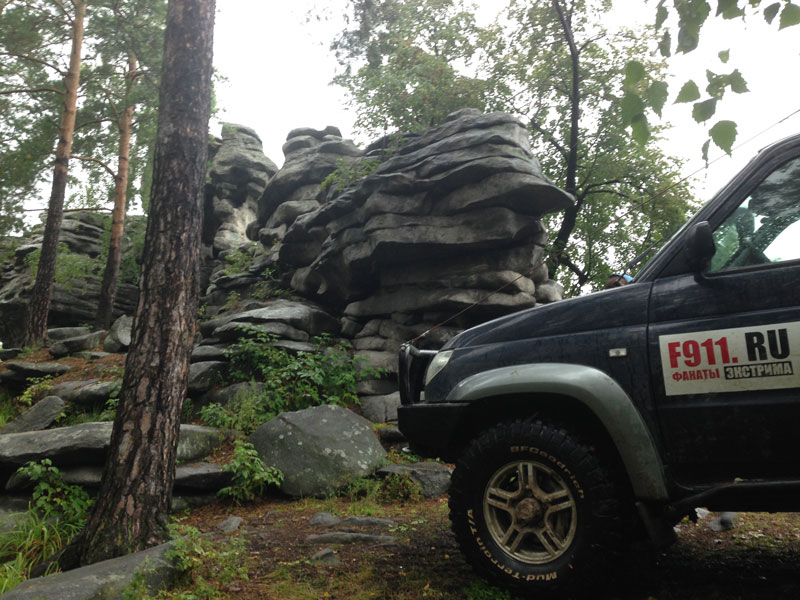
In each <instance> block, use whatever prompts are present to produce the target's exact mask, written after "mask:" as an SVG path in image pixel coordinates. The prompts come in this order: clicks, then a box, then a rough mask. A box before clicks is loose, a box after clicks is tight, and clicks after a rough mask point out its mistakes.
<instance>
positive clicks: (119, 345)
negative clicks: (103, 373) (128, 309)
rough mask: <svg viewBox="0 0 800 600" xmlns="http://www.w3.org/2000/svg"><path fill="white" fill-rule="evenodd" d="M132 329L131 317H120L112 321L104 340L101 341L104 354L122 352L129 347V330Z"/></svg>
mask: <svg viewBox="0 0 800 600" xmlns="http://www.w3.org/2000/svg"><path fill="white" fill-rule="evenodd" d="M132 328H133V317H129V316H128V315H122V316H121V317H120V318H119V319H117V320H116V321H114V324H113V325H112V326H111V329H109V331H108V335H107V336H106V339H105V340H104V341H103V350H105V351H106V352H124V351H126V350H127V349H128V346H130V345H131V329H132Z"/></svg>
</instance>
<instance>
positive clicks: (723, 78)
mask: <svg viewBox="0 0 800 600" xmlns="http://www.w3.org/2000/svg"><path fill="white" fill-rule="evenodd" d="M706 79H708V85H707V86H706V92H708V95H709V96H711V97H712V98H716V99H718V100H719V99H720V98H722V96H724V95H725V88H726V87H728V85H729V84H730V77H729V76H728V75H717V74H716V73H713V72H711V71H709V70H708V69H706Z"/></svg>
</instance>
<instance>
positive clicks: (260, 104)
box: [212, 0, 800, 199]
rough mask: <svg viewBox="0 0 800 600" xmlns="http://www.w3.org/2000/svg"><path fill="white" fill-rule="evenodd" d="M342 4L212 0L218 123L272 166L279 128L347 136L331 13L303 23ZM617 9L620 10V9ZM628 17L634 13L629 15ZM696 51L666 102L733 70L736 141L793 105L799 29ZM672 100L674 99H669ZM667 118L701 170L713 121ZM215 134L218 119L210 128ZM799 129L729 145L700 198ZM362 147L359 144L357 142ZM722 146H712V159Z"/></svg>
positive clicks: (766, 31) (335, 0)
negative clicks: (739, 90)
mask: <svg viewBox="0 0 800 600" xmlns="http://www.w3.org/2000/svg"><path fill="white" fill-rule="evenodd" d="M477 3H478V4H479V5H480V6H481V13H483V14H486V15H493V14H495V13H496V12H498V11H499V10H500V9H501V8H502V7H503V6H504V5H505V0H481V1H479V2H477ZM314 4H316V5H317V6H325V7H326V8H327V10H330V11H331V13H333V11H336V10H339V11H340V14H341V10H342V9H341V6H342V5H343V4H342V2H341V1H340V0H328V1H327V2H323V1H322V0H293V1H292V2H278V1H276V0H221V1H220V2H218V3H217V21H216V31H215V49H214V52H215V66H216V69H217V71H218V73H219V74H220V75H222V76H225V77H227V79H228V82H227V83H222V84H219V85H218V86H217V105H218V107H219V108H220V109H221V113H220V115H219V120H220V121H231V122H235V123H240V124H243V125H246V126H248V127H252V128H253V129H255V130H256V131H257V132H258V134H259V136H260V137H261V139H262V141H263V143H264V152H265V153H266V155H267V156H268V157H269V158H270V159H272V160H273V161H274V162H275V163H276V164H277V165H278V166H280V165H281V164H282V163H283V153H282V152H281V146H282V145H283V142H284V141H285V140H286V134H287V133H288V132H289V131H290V130H291V129H294V128H296V127H314V128H317V129H322V128H324V127H326V126H327V125H335V126H337V127H339V129H340V130H341V131H342V134H343V136H344V137H352V136H353V130H352V122H353V116H352V115H351V114H350V113H349V112H348V111H347V109H346V108H345V97H344V94H343V93H342V91H341V90H340V89H339V88H336V87H333V86H330V85H329V82H330V80H331V78H332V77H333V75H334V73H335V71H336V61H335V59H334V57H333V56H332V55H331V54H330V52H329V51H328V45H329V43H330V39H331V37H332V35H333V34H334V33H335V32H336V31H337V29H338V24H339V23H338V22H335V21H336V17H334V19H333V20H329V21H322V22H316V21H314V22H310V23H309V22H307V21H306V13H307V11H308V10H309V8H310V7H311V6H313V5H314ZM615 6H616V7H617V10H616V11H615V13H614V14H613V15H612V17H611V19H610V22H609V24H610V25H611V24H614V23H623V24H626V25H631V26H633V25H635V22H636V21H635V20H636V19H638V20H639V22H651V21H652V20H653V18H654V14H655V9H654V6H653V4H652V3H649V4H647V5H644V4H643V3H642V2H639V1H638V0H636V1H634V0H624V1H623V0H616V2H615ZM619 7H622V8H619ZM631 19H634V21H632V20H631ZM701 38H702V45H701V47H700V48H699V49H698V50H696V51H694V52H692V53H690V54H689V55H687V56H680V57H677V59H675V60H672V61H671V62H670V69H671V72H672V73H674V79H673V81H672V84H671V94H672V96H671V99H673V98H674V95H675V94H676V93H677V89H678V88H679V86H680V85H681V84H682V83H683V81H685V80H686V79H688V78H692V79H694V80H695V81H696V82H697V84H698V85H699V86H700V88H701V89H702V88H704V87H705V84H706V76H705V70H706V68H710V69H711V70H713V71H715V72H717V73H723V72H729V71H730V70H732V69H733V68H738V69H739V70H740V71H741V72H742V74H743V75H744V78H745V79H746V80H747V82H748V86H749V88H750V90H751V92H750V93H748V94H742V95H736V94H731V93H730V92H729V93H728V94H727V95H726V97H725V98H724V100H723V102H722V104H721V106H720V107H719V108H718V113H717V115H715V118H719V119H722V118H725V119H731V120H734V121H736V122H737V123H738V126H739V135H738V138H737V142H736V145H737V146H738V145H740V144H742V143H743V142H745V141H746V140H748V139H750V138H751V137H752V136H754V135H756V134H759V133H760V132H762V131H763V130H764V129H766V128H768V127H770V126H772V125H774V124H775V123H776V122H777V121H779V120H780V119H782V118H783V117H785V116H787V115H789V114H790V113H792V112H794V111H796V110H798V109H800V77H798V75H797V74H798V73H800V26H798V27H793V28H790V29H787V30H785V31H781V32H778V31H777V26H776V24H775V23H773V25H772V26H768V25H767V24H766V23H765V22H764V21H763V19H762V18H761V17H757V18H753V19H751V20H750V22H748V23H747V24H745V23H742V22H741V21H740V20H736V21H730V22H724V21H722V20H721V19H710V20H709V23H708V24H707V25H706V27H705V28H704V29H703V34H702V36H701ZM726 49H730V55H731V58H730V61H729V62H728V64H727V65H723V64H722V63H720V61H719V60H718V58H717V53H718V52H719V51H720V50H726ZM670 101H671V100H670ZM664 122H665V123H668V124H672V125H673V127H672V129H671V130H670V132H669V133H668V139H667V140H666V142H665V144H664V149H665V150H666V151H667V152H668V153H670V154H673V155H675V156H678V157H681V158H684V159H685V160H686V165H685V168H684V174H689V173H690V172H692V171H694V170H695V169H698V168H700V167H702V166H703V163H702V161H701V159H700V146H701V145H702V143H703V141H705V139H706V131H707V129H708V127H710V126H711V124H713V122H714V121H713V120H712V121H711V122H709V123H708V124H706V126H705V127H703V126H700V125H698V124H696V123H695V122H694V120H693V119H692V118H691V104H683V105H675V106H670V105H668V107H667V109H666V110H665V115H664ZM212 131H214V133H218V132H219V125H218V124H217V125H216V128H212ZM797 132H800V114H795V115H794V116H793V117H791V118H790V119H789V120H787V121H785V122H784V123H782V124H780V125H778V126H775V127H773V128H772V129H770V130H769V131H767V132H766V133H763V134H762V135H760V136H759V137H757V138H756V139H755V140H753V141H750V142H748V143H746V144H743V145H742V147H741V148H739V149H735V150H734V152H733V157H732V158H728V157H725V158H724V159H722V160H720V161H718V162H716V163H715V164H713V165H711V167H710V169H709V170H708V171H707V172H703V173H700V174H699V175H698V176H697V178H696V180H697V184H696V187H697V190H698V195H699V197H700V198H701V199H704V198H707V197H710V195H711V194H713V192H715V191H716V190H717V189H718V188H719V187H721V186H722V185H723V184H724V183H725V182H727V181H728V180H729V179H730V178H731V177H733V175H734V174H735V173H736V172H737V171H738V170H739V169H740V168H741V167H742V166H743V165H744V164H745V163H746V162H747V160H749V159H750V158H751V157H752V156H753V155H754V154H755V153H756V152H757V151H758V149H759V148H761V147H763V146H765V145H767V144H768V143H770V142H772V141H774V140H777V139H780V138H782V137H785V136H787V135H790V134H792V133H797ZM356 141H357V142H360V143H363V142H364V140H356ZM720 154H721V152H720V151H719V150H716V149H713V148H712V151H711V153H710V156H711V158H712V159H713V158H715V157H717V156H719V155H720Z"/></svg>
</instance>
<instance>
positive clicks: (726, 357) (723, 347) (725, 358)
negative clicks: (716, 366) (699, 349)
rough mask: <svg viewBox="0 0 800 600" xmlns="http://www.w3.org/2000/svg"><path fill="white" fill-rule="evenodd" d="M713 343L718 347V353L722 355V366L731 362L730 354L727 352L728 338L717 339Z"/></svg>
mask: <svg viewBox="0 0 800 600" xmlns="http://www.w3.org/2000/svg"><path fill="white" fill-rule="evenodd" d="M714 343H715V344H716V345H717V346H719V351H720V353H721V354H722V364H723V365H727V364H728V363H729V362H731V354H730V352H728V338H719V339H718V340H717V341H716V342H714Z"/></svg>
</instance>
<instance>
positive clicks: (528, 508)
mask: <svg viewBox="0 0 800 600" xmlns="http://www.w3.org/2000/svg"><path fill="white" fill-rule="evenodd" d="M541 516H542V505H541V504H540V503H539V501H537V500H536V499H534V498H525V499H524V500H522V501H521V502H520V503H519V504H517V506H516V517H517V519H518V520H520V521H526V522H530V521H533V520H535V519H538V518H539V517H541Z"/></svg>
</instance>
